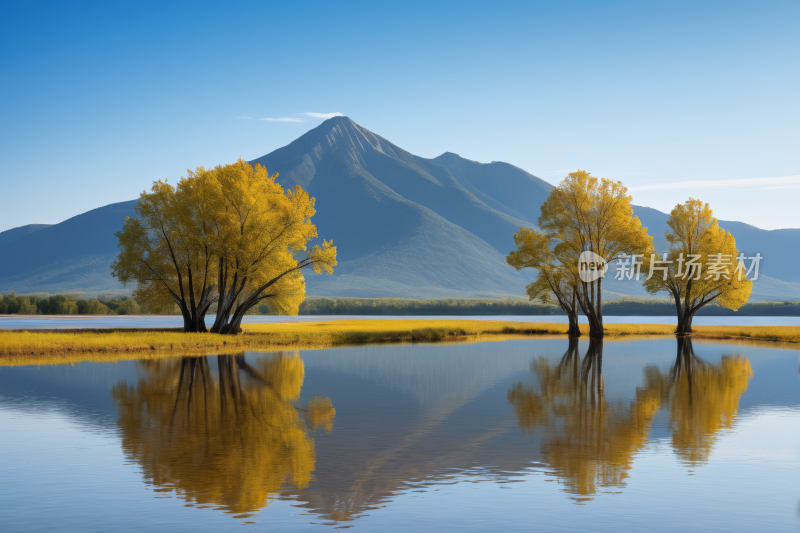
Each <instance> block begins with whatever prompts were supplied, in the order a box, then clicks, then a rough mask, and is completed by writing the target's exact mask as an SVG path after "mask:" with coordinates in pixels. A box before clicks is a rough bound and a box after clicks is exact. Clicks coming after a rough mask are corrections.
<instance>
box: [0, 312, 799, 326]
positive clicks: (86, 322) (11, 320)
mask: <svg viewBox="0 0 800 533" xmlns="http://www.w3.org/2000/svg"><path fill="white" fill-rule="evenodd" d="M358 319H408V320H432V319H440V320H508V321H511V322H550V323H559V324H566V323H567V317H566V316H565V315H479V316H464V315H456V316H431V315H424V316H408V315H401V316H387V315H301V316H273V315H249V316H245V317H244V320H243V321H242V322H243V323H245V324H272V323H280V322H321V321H328V320H358ZM579 319H580V322H581V323H586V317H585V316H580V317H579ZM603 321H604V322H605V323H606V324H677V318H676V317H674V316H608V315H606V316H604V317H603ZM213 323H214V317H213V316H212V315H208V316H207V317H206V325H208V326H211V325H212V324H213ZM694 324H695V325H698V326H800V317H795V316H698V317H695V318H694ZM182 327H183V319H182V318H181V317H180V316H174V315H173V316H158V315H97V316H89V315H76V316H42V315H39V316H37V315H0V329H77V328H90V329H94V328H182Z"/></svg>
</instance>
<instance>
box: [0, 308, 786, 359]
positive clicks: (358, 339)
mask: <svg viewBox="0 0 800 533" xmlns="http://www.w3.org/2000/svg"><path fill="white" fill-rule="evenodd" d="M243 328H244V333H243V334H241V335H235V336H223V335H212V334H208V333H183V332H182V331H180V330H179V329H91V330H31V331H20V330H9V331H0V366H4V365H18V364H47V363H58V362H75V361H84V360H104V361H113V360H124V359H141V358H151V357H165V356H171V355H204V354H208V353H231V352H241V351H245V350H286V349H301V348H302V349H313V348H329V347H335V346H354V345H364V344H380V343H402V342H442V341H449V342H464V341H472V342H477V341H488V340H501V339H506V338H514V337H516V338H522V337H530V336H551V335H558V336H563V335H566V332H567V325H566V324H560V323H542V322H510V321H502V320H437V319H426V320H419V319H417V320H407V319H389V320H385V319H359V320H340V321H325V322H290V323H278V324H247V325H244V326H243ZM605 329H606V336H607V338H608V339H609V340H611V339H615V338H616V339H618V338H621V337H632V336H664V335H672V334H673V333H674V329H675V326H673V325H668V324H608V325H606V328H605ZM695 330H696V331H695V334H694V336H693V338H696V339H738V340H757V341H769V342H788V343H800V326H696V327H695ZM581 331H582V332H583V333H584V334H588V326H587V325H585V324H582V325H581Z"/></svg>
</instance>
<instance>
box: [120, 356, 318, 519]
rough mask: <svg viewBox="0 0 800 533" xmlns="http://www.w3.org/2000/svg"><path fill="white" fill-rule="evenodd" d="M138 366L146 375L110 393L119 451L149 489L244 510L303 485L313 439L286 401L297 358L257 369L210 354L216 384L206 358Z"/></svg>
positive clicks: (299, 377) (292, 396)
mask: <svg viewBox="0 0 800 533" xmlns="http://www.w3.org/2000/svg"><path fill="white" fill-rule="evenodd" d="M143 367H144V368H145V369H146V371H147V374H148V377H146V378H144V379H142V380H140V381H139V383H138V384H137V385H136V386H135V387H134V386H132V385H128V384H126V383H125V382H120V383H119V384H118V385H116V386H115V387H114V388H113V391H112V394H113V397H114V399H115V400H116V402H117V404H118V406H119V411H120V416H119V422H118V425H119V428H120V435H121V437H122V448H123V450H124V452H125V454H126V455H127V456H128V457H129V459H131V460H133V461H135V462H137V463H138V464H139V465H141V467H142V472H143V475H144V477H145V478H146V479H147V481H148V482H149V483H151V484H153V485H154V486H155V487H157V488H156V490H157V491H159V492H163V491H165V490H171V491H175V492H176V493H177V494H178V495H180V496H181V497H182V498H184V499H186V500H187V501H190V502H193V503H196V504H201V505H202V504H213V505H218V506H220V507H221V508H222V509H224V510H226V511H227V512H230V513H246V512H252V511H256V510H258V509H260V508H262V507H264V506H265V505H267V503H268V499H269V497H270V495H274V494H275V493H277V492H279V491H280V490H281V489H282V488H286V487H292V488H297V489H303V488H305V487H307V486H308V483H309V480H310V477H311V473H312V472H313V470H314V464H315V456H314V441H313V439H312V438H310V437H309V435H308V433H307V430H306V427H305V425H304V424H303V422H302V420H301V417H300V411H299V410H298V408H296V407H294V406H292V404H291V401H292V400H296V399H297V397H298V396H299V394H300V389H301V387H302V384H303V373H304V370H303V361H302V359H300V357H299V356H298V355H296V354H295V355H292V356H287V355H283V354H277V355H273V356H267V357H264V358H262V359H261V361H260V364H259V369H255V368H252V367H250V366H249V365H248V363H247V362H246V361H245V359H244V357H243V356H218V357H217V373H218V376H219V377H218V381H214V380H213V378H212V373H211V369H210V368H209V365H208V359H207V358H183V359H181V360H166V361H149V362H145V364H143ZM326 401H327V406H328V409H327V412H326V416H327V418H326V419H325V422H324V423H325V424H326V425H327V427H328V429H330V426H331V424H332V419H333V416H334V414H333V413H334V410H333V408H332V407H330V399H319V400H316V403H315V406H318V405H320V404H325V403H326ZM315 408H316V409H318V407H315ZM316 423H318V422H316V421H315V422H314V423H313V424H314V427H316V425H315V424H316ZM311 425H312V424H309V426H311Z"/></svg>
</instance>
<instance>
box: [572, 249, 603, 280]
mask: <svg viewBox="0 0 800 533" xmlns="http://www.w3.org/2000/svg"><path fill="white" fill-rule="evenodd" d="M607 271H608V263H606V260H605V259H603V258H602V257H600V256H599V255H597V254H596V253H594V252H590V251H588V250H586V251H585V252H581V255H580V257H578V275H579V276H580V278H581V281H584V282H586V283H590V282H592V281H597V280H598V279H600V278H602V277H603V276H605V275H606V272H607Z"/></svg>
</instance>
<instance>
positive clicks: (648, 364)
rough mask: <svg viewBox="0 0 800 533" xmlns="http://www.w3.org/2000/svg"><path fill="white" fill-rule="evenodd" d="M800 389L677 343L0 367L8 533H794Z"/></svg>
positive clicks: (773, 360)
mask: <svg viewBox="0 0 800 533" xmlns="http://www.w3.org/2000/svg"><path fill="white" fill-rule="evenodd" d="M498 318H504V317H498ZM526 318H530V317H526ZM548 318H550V317H548ZM709 318H713V317H709ZM799 378H800V376H799V375H798V348H797V346H790V345H783V344H769V345H766V344H764V345H759V344H739V343H723V342H709V341H699V340H698V341H694V342H693V343H691V342H687V343H682V344H679V343H678V341H677V340H676V339H674V338H658V339H642V340H628V341H616V340H614V341H608V340H607V341H605V342H604V343H602V344H597V343H590V342H589V341H588V340H581V341H580V342H579V343H577V344H576V343H570V342H569V341H568V340H567V339H564V338H559V339H555V338H553V339H550V338H539V339H518V340H506V341H498V342H481V343H462V344H439V345H435V344H434V345H423V344H414V345H411V344H403V345H390V346H364V347H354V348H333V349H326V350H311V351H289V352H271V353H266V352H264V353H261V352H247V353H244V354H241V355H238V356H235V355H230V356H216V355H209V356H208V357H197V358H180V357H177V358H168V359H160V360H149V361H124V362H118V363H80V364H74V365H57V366H39V367H37V366H16V367H11V366H3V367H0V428H2V431H0V478H1V479H2V480H3V482H2V483H1V484H0V530H2V531H22V530H25V531H117V530H136V529H147V530H152V531H208V530H221V529H233V530H236V531H257V530H258V531H263V530H267V529H269V530H278V531H307V530H308V531H311V530H325V531H327V530H330V529H332V528H342V527H344V528H353V529H355V530H362V531H410V530H416V531H441V530H445V531H462V530H467V531H531V530H544V531H556V530H557V531H585V530H586V529H587V528H591V529H593V530H602V531H614V532H620V531H642V530H648V531H678V530H691V531H704V532H706V531H725V532H730V531H754V530H769V531H797V530H798V529H800V379H799Z"/></svg>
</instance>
